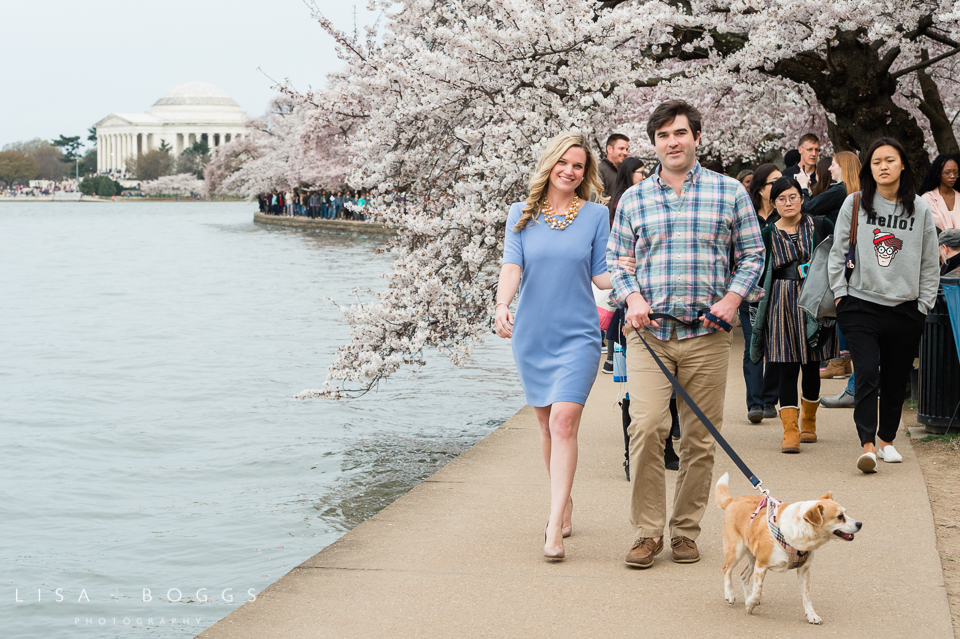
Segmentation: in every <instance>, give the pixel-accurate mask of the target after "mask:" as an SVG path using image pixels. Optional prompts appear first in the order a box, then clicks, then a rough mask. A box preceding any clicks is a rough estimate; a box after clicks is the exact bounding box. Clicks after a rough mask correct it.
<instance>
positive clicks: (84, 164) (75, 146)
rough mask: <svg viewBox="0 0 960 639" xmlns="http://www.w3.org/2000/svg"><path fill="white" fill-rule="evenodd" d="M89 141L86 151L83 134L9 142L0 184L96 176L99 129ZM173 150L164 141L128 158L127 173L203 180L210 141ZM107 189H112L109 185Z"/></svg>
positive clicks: (0, 158) (0, 161) (0, 156)
mask: <svg viewBox="0 0 960 639" xmlns="http://www.w3.org/2000/svg"><path fill="white" fill-rule="evenodd" d="M86 141H87V142H91V143H93V145H94V146H93V147H92V148H90V149H88V150H87V151H84V150H83V146H84V143H83V141H81V136H79V135H75V136H66V135H61V136H60V137H59V138H58V139H56V140H41V139H39V138H37V139H34V140H29V141H26V142H13V143H11V144H7V145H5V146H4V147H3V150H2V151H0V185H3V186H12V185H14V184H21V185H26V184H27V183H28V182H29V181H30V180H54V181H59V180H63V179H64V178H70V177H73V176H74V175H75V174H76V173H79V175H80V176H81V177H84V176H90V175H95V174H96V173H97V148H96V143H97V131H96V129H95V128H94V127H90V129H89V130H88V132H87V138H86ZM172 151H173V149H172V148H171V146H170V144H169V143H167V142H166V140H161V141H160V147H159V148H157V149H152V150H150V151H147V152H146V153H138V154H137V155H136V156H132V157H129V158H127V159H126V166H127V173H128V174H130V175H131V176H136V177H137V178H138V179H140V180H143V181H145V182H148V181H153V180H156V179H157V178H160V177H163V176H166V175H183V174H185V173H189V174H190V175H193V176H195V177H196V178H197V179H203V173H204V169H206V167H207V165H208V164H210V159H211V152H210V146H209V145H208V144H207V141H206V140H202V139H201V140H198V141H197V142H194V143H193V144H192V145H191V146H190V147H188V148H187V149H185V150H184V151H183V153H181V154H180V156H179V157H174V155H173V152H172ZM83 182H85V183H86V184H87V185H91V184H95V185H99V184H100V182H99V181H97V180H95V179H93V178H88V179H85V180H83ZM114 183H115V182H114ZM115 184H116V183H115ZM118 187H119V185H118ZM91 188H92V190H91V191H90V192H92V193H97V194H98V195H100V193H99V191H98V187H97V186H93V187H91ZM103 188H104V189H105V190H108V188H107V187H103ZM81 190H83V191H84V192H85V193H86V192H87V190H84V189H81ZM117 193H119V190H118V191H117ZM111 195H112V194H111Z"/></svg>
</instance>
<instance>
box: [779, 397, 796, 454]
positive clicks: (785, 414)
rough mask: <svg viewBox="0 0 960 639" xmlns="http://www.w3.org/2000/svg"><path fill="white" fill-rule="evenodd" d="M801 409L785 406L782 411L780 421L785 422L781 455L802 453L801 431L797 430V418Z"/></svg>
mask: <svg viewBox="0 0 960 639" xmlns="http://www.w3.org/2000/svg"><path fill="white" fill-rule="evenodd" d="M799 416H800V409H798V408H797V407H796V406H784V407H783V408H781V409H780V421H781V422H783V443H781V444H780V452H781V453H799V452H800V429H799V428H797V418H798V417H799Z"/></svg>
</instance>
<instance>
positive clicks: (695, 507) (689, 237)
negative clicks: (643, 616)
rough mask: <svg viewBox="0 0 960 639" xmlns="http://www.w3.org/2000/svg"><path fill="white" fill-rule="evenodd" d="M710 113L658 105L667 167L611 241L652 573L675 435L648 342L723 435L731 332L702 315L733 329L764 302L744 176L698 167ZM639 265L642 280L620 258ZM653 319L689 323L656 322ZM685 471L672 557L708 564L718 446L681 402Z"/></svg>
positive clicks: (636, 495)
mask: <svg viewBox="0 0 960 639" xmlns="http://www.w3.org/2000/svg"><path fill="white" fill-rule="evenodd" d="M700 120H701V117H700V112H699V111H697V109H695V108H694V107H692V106H691V105H689V104H687V103H686V102H683V101H681V100H670V101H668V102H664V103H663V104H661V105H660V106H658V107H657V108H656V110H655V111H654V112H653V114H652V115H651V116H650V120H649V121H648V122H647V134H648V135H649V136H650V141H651V142H652V143H653V144H655V145H656V149H657V158H658V159H659V160H660V167H659V168H658V170H657V171H656V172H655V173H654V174H653V176H651V177H649V178H647V179H646V180H644V181H642V182H640V183H639V184H637V185H635V186H633V187H632V188H631V189H630V190H628V191H627V192H626V193H624V195H623V197H622V198H621V199H620V204H619V205H618V207H617V215H616V220H615V221H614V227H613V230H612V232H611V234H610V241H609V244H608V245H607V268H608V269H609V270H610V273H611V277H612V281H613V290H614V295H615V297H616V298H617V299H618V301H619V302H620V303H621V304H625V305H626V306H627V312H626V317H625V324H626V326H625V327H624V330H625V331H626V332H627V390H628V391H629V393H630V400H631V401H630V428H629V434H630V466H631V467H632V468H634V469H635V471H634V477H633V494H632V499H631V513H630V514H631V521H632V523H633V525H634V528H635V531H636V542H635V543H634V544H633V547H632V548H631V549H630V552H629V553H628V554H627V558H626V562H627V565H629V566H632V567H636V568H649V567H650V566H652V565H653V558H654V556H655V555H657V554H659V553H660V552H661V551H662V550H663V535H664V528H665V524H666V509H665V504H666V479H665V477H664V474H665V473H664V468H663V462H662V459H663V449H664V440H665V439H666V437H668V436H669V430H670V421H671V420H670V414H669V403H670V396H671V394H672V390H673V388H672V386H671V385H670V382H669V380H667V379H666V378H665V377H664V376H663V373H661V372H660V369H659V367H658V366H657V365H656V362H654V360H653V358H652V357H651V356H650V354H649V353H648V352H647V350H646V348H644V346H643V344H642V343H641V342H640V338H639V337H638V336H637V335H636V333H635V331H634V330H633V329H634V328H637V329H647V327H649V329H648V330H649V333H648V335H647V342H648V343H649V344H650V347H651V348H652V349H653V350H654V352H656V353H657V356H658V357H660V359H661V360H663V362H664V364H665V365H666V366H667V368H668V369H670V371H671V372H672V373H673V374H674V375H675V376H676V377H677V379H678V380H679V381H680V383H681V384H682V385H683V387H684V389H686V391H687V392H688V393H689V394H690V396H691V398H692V399H693V400H694V401H695V402H696V403H697V404H698V405H699V406H700V408H701V409H702V410H703V412H704V413H705V414H706V416H707V417H708V418H709V419H710V421H712V422H713V423H714V424H715V425H716V426H717V428H720V427H721V425H722V422H723V400H724V393H725V391H726V385H727V363H728V360H729V356H730V343H731V335H730V333H727V332H724V331H722V330H718V329H719V328H720V327H719V326H718V325H717V324H716V323H714V322H712V321H710V320H707V319H704V320H703V323H702V324H701V323H699V322H698V321H697V317H698V314H699V313H700V311H701V310H706V309H709V311H710V312H711V313H712V314H713V315H714V316H716V317H717V318H719V319H721V320H723V321H725V322H727V323H728V324H731V325H732V324H733V318H734V315H735V314H736V312H737V308H738V307H739V305H740V302H741V301H743V300H744V299H748V300H750V301H755V300H756V299H758V298H759V297H760V296H761V295H762V292H761V289H760V288H759V287H758V286H757V284H758V283H759V280H760V274H761V272H762V270H763V259H764V255H763V242H762V240H761V239H760V227H759V225H758V224H757V218H756V214H755V213H754V210H753V205H752V204H751V202H750V197H749V195H747V192H746V190H745V189H744V188H743V185H741V184H740V183H739V182H738V181H737V180H734V179H733V178H728V177H726V176H724V175H720V174H718V173H714V172H713V171H708V170H706V169H704V168H703V167H701V166H700V163H699V162H697V157H696V150H697V146H698V145H699V143H700ZM624 256H629V257H635V258H636V260H637V271H636V276H632V275H630V274H628V273H627V272H626V271H625V270H624V269H623V268H622V267H621V266H620V265H619V262H618V259H619V258H620V257H624ZM651 313H666V314H669V315H672V316H674V317H675V318H677V319H679V320H680V321H681V322H685V323H690V324H692V325H691V326H688V325H686V324H685V323H680V322H675V321H673V320H662V319H661V320H660V321H659V322H657V321H652V320H651V319H650V317H649V316H650V314H651ZM679 408H680V424H681V425H680V450H679V454H680V474H679V475H678V477H677V488H676V493H675V495H674V505H673V514H672V516H671V518H670V525H669V528H670V534H671V546H672V550H673V560H674V561H675V562H678V563H694V562H696V561H699V560H700V553H699V551H698V550H697V544H696V541H695V540H696V538H697V536H698V535H699V534H700V520H701V519H702V518H703V513H704V510H705V509H706V505H707V501H708V499H709V495H710V486H711V482H712V477H713V454H714V447H715V441H714V439H713V437H712V436H711V435H710V433H709V432H708V431H707V429H706V428H705V427H704V426H703V424H701V423H700V421H699V420H698V419H697V417H696V415H694V414H693V411H691V410H690V408H689V407H688V406H686V404H684V403H682V402H681V403H680V407H679Z"/></svg>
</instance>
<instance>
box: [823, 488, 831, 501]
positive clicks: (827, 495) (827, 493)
mask: <svg viewBox="0 0 960 639" xmlns="http://www.w3.org/2000/svg"><path fill="white" fill-rule="evenodd" d="M820 499H829V500H830V501H833V495H831V494H830V491H829V490H828V491H827V492H825V493H824V494H823V495H822V496H821V497H820Z"/></svg>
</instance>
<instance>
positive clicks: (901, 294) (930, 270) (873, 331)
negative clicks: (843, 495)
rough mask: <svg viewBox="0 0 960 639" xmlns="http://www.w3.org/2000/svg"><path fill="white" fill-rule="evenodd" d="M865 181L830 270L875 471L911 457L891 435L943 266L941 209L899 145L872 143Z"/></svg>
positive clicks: (866, 465) (869, 466) (844, 218)
mask: <svg viewBox="0 0 960 639" xmlns="http://www.w3.org/2000/svg"><path fill="white" fill-rule="evenodd" d="M860 187H861V193H860V194H859V197H858V194H856V193H854V194H852V195H850V196H848V197H847V199H846V201H845V202H844V203H843V207H842V208H841V209H840V215H839V216H838V218H837V228H836V233H835V239H834V243H833V249H832V250H831V251H830V259H829V261H828V271H829V274H830V286H831V288H832V289H833V293H834V295H835V296H836V298H837V299H836V304H837V321H838V323H839V324H840V329H841V330H842V331H843V334H844V335H846V337H847V344H849V346H850V355H851V356H852V357H853V368H854V370H855V371H856V382H855V389H854V409H853V421H854V422H855V423H856V425H857V432H858V434H859V437H860V444H861V445H862V446H863V454H862V455H861V456H860V458H859V459H858V460H857V468H859V469H860V470H861V471H862V472H864V473H873V472H876V469H877V458H878V457H879V458H880V459H882V460H883V461H885V462H899V461H902V460H903V457H901V456H900V453H898V452H897V449H896V448H894V447H893V440H894V439H895V438H896V436H897V427H898V426H899V424H900V413H901V410H902V408H903V400H904V396H905V395H906V387H907V381H908V380H909V378H910V369H911V367H912V364H913V359H914V358H915V357H916V355H917V349H918V347H919V345H920V337H921V336H922V334H923V324H924V319H925V317H926V314H927V313H928V312H929V311H930V309H931V308H933V304H934V302H935V301H936V297H937V285H938V284H939V281H940V264H939V252H938V248H937V231H936V227H935V225H934V218H933V212H932V211H931V209H930V205H929V204H927V203H926V202H925V201H924V200H923V198H921V197H920V196H918V195H917V192H916V187H915V186H914V181H913V173H912V172H911V170H910V160H909V158H908V156H907V154H906V152H905V151H904V149H903V146H902V145H901V144H900V143H899V142H898V141H896V140H894V139H892V138H880V139H879V140H877V141H876V142H874V143H873V144H871V145H870V148H869V149H868V150H867V152H866V154H864V163H863V168H862V169H861V171H860ZM855 209H856V211H855ZM854 214H856V217H854ZM854 220H855V223H856V236H855V241H856V246H855V247H854V251H853V256H852V257H853V259H852V260H850V262H852V264H850V263H848V259H847V255H848V253H849V252H850V228H851V226H852V225H853V224H854ZM850 266H852V270H850V271H849V273H848V268H849V267H850ZM878 395H879V400H880V402H879V411H878V410H877V396H878ZM878 438H879V440H880V441H879V442H877V439H878Z"/></svg>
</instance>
